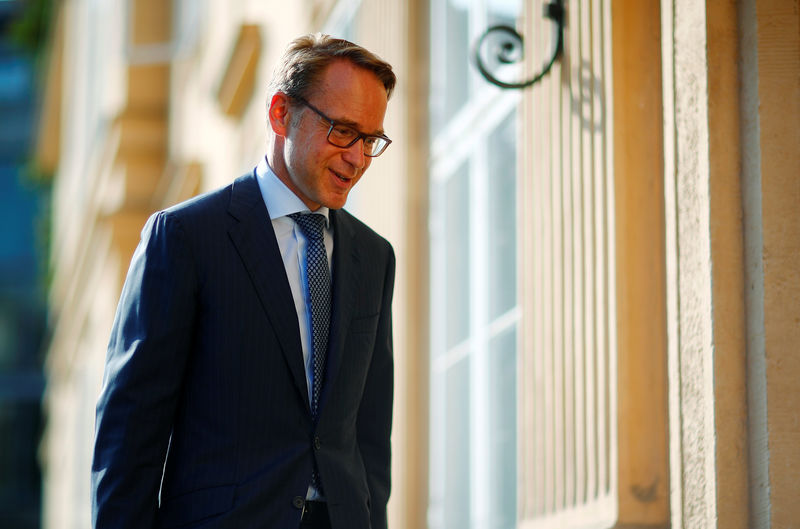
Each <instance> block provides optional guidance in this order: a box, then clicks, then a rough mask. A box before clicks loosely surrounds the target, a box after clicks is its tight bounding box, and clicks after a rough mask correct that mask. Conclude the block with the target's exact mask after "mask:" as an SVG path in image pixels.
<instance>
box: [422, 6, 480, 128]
mask: <svg viewBox="0 0 800 529" xmlns="http://www.w3.org/2000/svg"><path fill="white" fill-rule="evenodd" d="M468 4H469V2H468V0H448V1H445V2H434V3H433V10H432V14H431V68H432V71H431V94H430V102H431V131H432V133H433V135H434V136H435V135H436V134H437V133H438V132H439V131H440V130H441V129H442V127H444V125H445V124H446V123H447V122H448V121H449V120H450V119H451V118H452V117H453V116H454V115H455V114H456V113H457V112H458V111H459V110H460V109H461V108H462V107H463V106H464V105H465V104H466V102H467V99H468V97H469V68H470V67H471V66H470V64H469V60H468V53H469V49H470V35H469V11H468V7H469V6H468Z"/></svg>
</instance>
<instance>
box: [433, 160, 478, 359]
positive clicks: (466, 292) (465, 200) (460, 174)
mask: <svg viewBox="0 0 800 529" xmlns="http://www.w3.org/2000/svg"><path fill="white" fill-rule="evenodd" d="M445 202H446V206H445V221H444V222H445V225H444V232H445V241H444V244H445V267H444V269H445V271H446V272H445V274H446V278H445V285H446V286H445V300H446V301H445V307H446V310H445V313H444V314H443V315H436V317H443V318H445V322H444V325H445V328H446V329H447V333H446V340H445V343H446V347H447V348H448V349H449V348H451V347H453V346H454V345H456V344H458V343H459V342H461V341H462V340H464V339H465V338H466V337H467V335H468V334H469V303H470V289H469V268H470V267H469V229H470V218H469V215H468V214H467V211H468V207H469V165H468V164H467V163H465V164H463V165H462V166H461V167H459V169H458V171H457V172H456V173H455V174H454V175H453V176H451V177H450V179H449V180H448V182H447V184H446V185H445Z"/></svg>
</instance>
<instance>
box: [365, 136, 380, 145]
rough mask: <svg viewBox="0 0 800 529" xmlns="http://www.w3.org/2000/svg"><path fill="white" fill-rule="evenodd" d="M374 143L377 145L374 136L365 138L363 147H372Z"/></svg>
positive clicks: (376, 139)
mask: <svg viewBox="0 0 800 529" xmlns="http://www.w3.org/2000/svg"><path fill="white" fill-rule="evenodd" d="M376 143H378V138H376V137H375V136H367V137H366V138H364V145H366V146H367V147H373V146H374V145H375V144H376Z"/></svg>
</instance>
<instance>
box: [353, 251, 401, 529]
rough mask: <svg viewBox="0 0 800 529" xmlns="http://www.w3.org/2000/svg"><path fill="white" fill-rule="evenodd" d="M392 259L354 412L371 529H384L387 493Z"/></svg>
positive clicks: (391, 378) (391, 387) (391, 257)
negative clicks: (367, 489) (373, 345)
mask: <svg viewBox="0 0 800 529" xmlns="http://www.w3.org/2000/svg"><path fill="white" fill-rule="evenodd" d="M394 274H395V257H394V252H393V251H392V250H391V247H390V248H389V256H388V262H387V266H386V273H385V279H384V285H383V298H382V301H381V313H380V317H379V320H378V329H377V337H376V340H375V350H374V351H373V353H372V362H371V364H370V368H369V372H368V373H367V379H366V383H365V387H364V394H363V397H362V399H361V404H360V406H359V410H358V446H359V448H360V451H361V457H362V459H363V461H364V467H365V470H366V473H367V485H368V487H369V493H370V522H371V527H372V529H386V528H387V515H386V504H387V502H388V501H389V493H390V490H391V445H390V437H391V433H392V400H393V391H394V360H393V351H392V294H393V291H394Z"/></svg>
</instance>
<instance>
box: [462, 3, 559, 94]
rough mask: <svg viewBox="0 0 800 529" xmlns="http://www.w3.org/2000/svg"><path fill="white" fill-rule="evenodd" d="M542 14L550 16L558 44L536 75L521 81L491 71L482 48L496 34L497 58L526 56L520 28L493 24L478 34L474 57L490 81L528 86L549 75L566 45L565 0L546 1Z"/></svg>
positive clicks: (504, 61) (507, 60)
mask: <svg viewBox="0 0 800 529" xmlns="http://www.w3.org/2000/svg"><path fill="white" fill-rule="evenodd" d="M543 16H544V17H545V18H549V19H550V20H552V21H553V24H555V26H556V27H555V32H556V33H555V46H554V49H553V54H552V56H551V57H550V60H549V61H548V62H547V63H546V64H545V65H544V67H543V69H542V71H541V72H539V73H538V74H536V75H534V76H533V77H532V78H530V79H527V80H525V81H521V82H518V83H509V82H505V81H501V80H500V79H498V78H497V77H495V76H494V74H493V73H492V72H490V71H489V68H488V67H487V65H486V64H485V63H484V62H483V58H482V57H481V49H483V46H484V43H485V42H486V41H487V38H488V37H490V36H491V37H493V38H494V37H496V38H497V39H498V40H497V41H496V42H495V47H494V49H493V50H492V51H494V54H495V57H496V60H497V61H498V62H499V63H501V64H513V63H515V62H520V61H522V59H523V58H524V42H525V40H524V38H523V37H522V35H520V34H519V32H518V31H517V30H516V29H515V28H513V27H511V26H506V25H499V26H492V27H490V28H489V29H487V30H486V31H484V32H483V34H482V35H481V36H480V37H479V38H478V40H477V42H476V43H475V47H474V48H473V52H472V58H473V60H474V61H475V66H476V67H477V68H478V71H479V72H480V73H481V75H482V76H483V77H484V78H485V79H486V80H487V81H489V82H490V83H492V84H495V85H497V86H499V87H501V88H527V87H528V86H531V85H533V84H535V83H537V82H538V81H539V80H540V79H541V78H542V77H544V76H545V75H547V72H549V71H550V68H552V67H553V64H555V62H556V61H557V60H558V59H559V57H561V53H562V51H563V48H564V6H563V4H562V0H553V1H551V2H548V3H547V4H545V5H544V9H543Z"/></svg>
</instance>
